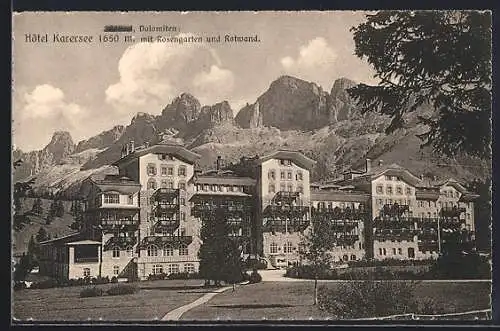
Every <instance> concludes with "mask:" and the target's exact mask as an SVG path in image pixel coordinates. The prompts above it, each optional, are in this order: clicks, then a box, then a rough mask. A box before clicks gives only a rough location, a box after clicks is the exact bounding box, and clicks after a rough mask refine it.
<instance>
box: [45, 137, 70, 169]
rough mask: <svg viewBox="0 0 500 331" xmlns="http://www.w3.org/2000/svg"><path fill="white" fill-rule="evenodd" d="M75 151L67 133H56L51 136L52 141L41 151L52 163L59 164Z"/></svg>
mask: <svg viewBox="0 0 500 331" xmlns="http://www.w3.org/2000/svg"><path fill="white" fill-rule="evenodd" d="M74 151H75V143H73V139H71V135H70V134H69V132H67V131H57V132H54V134H53V135H52V140H51V141H50V143H49V144H48V145H47V146H45V148H44V149H43V150H42V152H43V155H44V156H47V157H53V160H54V162H59V161H61V160H62V159H63V158H65V157H66V156H68V155H70V154H72V153H73V152H74Z"/></svg>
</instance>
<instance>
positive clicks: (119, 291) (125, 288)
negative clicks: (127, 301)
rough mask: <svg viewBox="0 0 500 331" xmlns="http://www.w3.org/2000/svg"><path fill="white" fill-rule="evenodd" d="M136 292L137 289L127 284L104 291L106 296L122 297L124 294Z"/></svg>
mask: <svg viewBox="0 0 500 331" xmlns="http://www.w3.org/2000/svg"><path fill="white" fill-rule="evenodd" d="M137 291H138V288H137V287H136V286H134V285H129V284H117V285H114V286H113V287H111V288H110V289H109V290H107V291H106V293H107V294H108V295H124V294H134V293H136V292H137Z"/></svg>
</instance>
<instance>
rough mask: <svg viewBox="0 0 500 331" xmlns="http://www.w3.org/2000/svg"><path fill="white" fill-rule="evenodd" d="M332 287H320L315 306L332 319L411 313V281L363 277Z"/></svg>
mask: <svg viewBox="0 0 500 331" xmlns="http://www.w3.org/2000/svg"><path fill="white" fill-rule="evenodd" d="M339 285H340V286H339V287H338V288H336V289H329V288H327V287H324V286H322V287H320V288H319V291H318V292H319V293H318V304H319V309H321V310H324V311H327V312H329V313H331V314H332V315H333V316H332V317H333V318H346V319H351V318H367V317H375V316H388V315H393V314H403V313H407V312H414V311H415V310H416V309H417V302H416V301H415V299H414V290H415V282H390V281H389V282H384V281H378V282H374V281H373V280H366V281H360V282H349V283H341V284H339Z"/></svg>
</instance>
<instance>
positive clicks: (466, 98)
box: [349, 11, 492, 159]
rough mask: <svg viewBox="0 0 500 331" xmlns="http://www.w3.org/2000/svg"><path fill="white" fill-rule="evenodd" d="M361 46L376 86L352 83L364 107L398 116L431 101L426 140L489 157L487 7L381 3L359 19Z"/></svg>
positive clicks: (399, 119) (396, 123) (438, 148)
mask: <svg viewBox="0 0 500 331" xmlns="http://www.w3.org/2000/svg"><path fill="white" fill-rule="evenodd" d="M351 31H353V32H354V42H355V53H356V55H357V56H358V57H360V58H362V59H363V58H366V59H367V61H368V63H370V64H371V65H372V66H373V68H374V69H375V71H376V74H375V78H378V79H379V80H380V83H379V85H378V86H369V85H366V84H359V85H357V86H355V87H353V88H351V89H350V90H349V94H350V95H351V96H352V97H354V98H355V99H357V101H358V104H359V105H360V106H361V109H362V111H363V112H368V111H375V112H379V113H381V114H385V115H389V116H390V117H391V118H392V121H391V123H390V125H389V126H388V127H387V133H390V132H393V131H394V130H396V129H398V128H401V127H403V125H404V123H405V119H404V115H405V114H406V113H410V112H414V111H416V110H417V109H418V108H419V107H420V106H422V105H425V104H430V105H431V106H432V107H433V108H434V109H435V111H434V112H433V115H431V116H422V115H421V116H419V117H418V119H419V120H420V122H421V123H423V124H426V125H427V126H428V128H429V129H428V130H427V132H425V133H423V134H422V135H419V137H420V138H421V139H422V141H423V143H422V147H424V146H431V147H432V148H433V150H434V151H435V152H438V153H443V154H445V155H448V156H454V155H456V153H457V152H465V153H467V154H469V155H472V156H477V157H481V158H486V159H489V158H490V157H491V148H490V142H491V124H490V118H491V35H492V32H491V13H489V12H481V11H382V12H378V13H376V14H373V15H371V14H370V15H367V21H366V22H365V23H362V24H360V25H358V26H357V27H353V28H352V29H351Z"/></svg>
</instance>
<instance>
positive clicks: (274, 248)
mask: <svg viewBox="0 0 500 331" xmlns="http://www.w3.org/2000/svg"><path fill="white" fill-rule="evenodd" d="M269 250H270V252H271V254H275V253H278V245H276V243H271V245H270V246H269Z"/></svg>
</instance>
